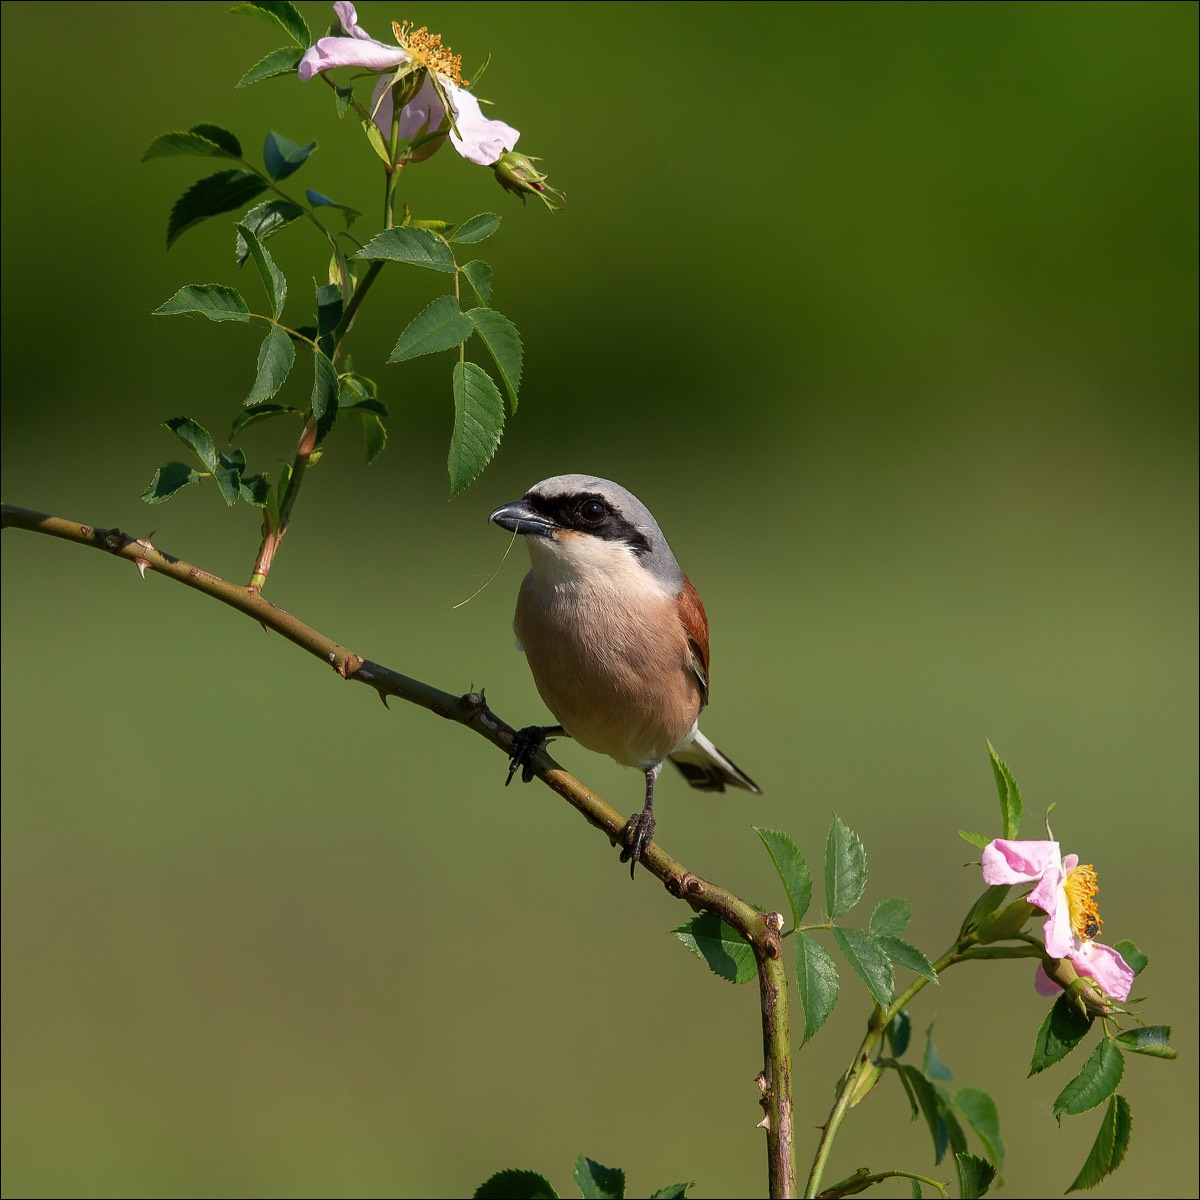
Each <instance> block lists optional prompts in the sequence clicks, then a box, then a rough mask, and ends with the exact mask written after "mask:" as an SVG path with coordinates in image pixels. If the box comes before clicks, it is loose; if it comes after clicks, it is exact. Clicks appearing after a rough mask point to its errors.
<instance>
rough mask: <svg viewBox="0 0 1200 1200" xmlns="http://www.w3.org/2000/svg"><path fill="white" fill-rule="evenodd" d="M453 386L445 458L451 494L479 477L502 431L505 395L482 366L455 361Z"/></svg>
mask: <svg viewBox="0 0 1200 1200" xmlns="http://www.w3.org/2000/svg"><path fill="white" fill-rule="evenodd" d="M453 388H454V432H453V433H452V434H451V435H450V453H449V455H448V456H447V459H446V469H447V470H448V471H449V473H450V495H451V496H452V497H453V496H457V495H459V493H461V492H462V491H464V490H465V489H466V488H468V487H469V486H470V485H471V484H472V483H473V482H474V481H475V480H476V479H478V478H479V475H480V474H481V473H482V471H483V469H484V467H486V466H487V465H488V463H489V462H491V460H492V455H493V454H495V453H496V447H497V446H499V445H500V435H501V434H502V433H503V432H504V399H503V397H501V395H500V390H499V389H498V388H497V387H496V385H495V384H494V383H493V382H492V379H491V376H490V375H489V374H488V373H487V372H486V371H485V370H484V369H483V368H482V367H480V366H478V365H476V364H475V363H473V362H468V363H462V362H458V363H455V364H454V375H453Z"/></svg>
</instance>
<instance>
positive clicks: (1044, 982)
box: [1033, 963, 1062, 996]
mask: <svg viewBox="0 0 1200 1200" xmlns="http://www.w3.org/2000/svg"><path fill="white" fill-rule="evenodd" d="M1033 986H1034V988H1035V989H1036V990H1037V994H1038V995H1039V996H1057V995H1058V993H1059V992H1061V991H1062V988H1061V987H1059V986H1058V984H1057V983H1055V982H1054V980H1053V979H1051V978H1050V976H1049V975H1047V974H1046V968H1045V967H1043V966H1042V964H1041V963H1038V969H1037V974H1036V975H1035V976H1034V977H1033Z"/></svg>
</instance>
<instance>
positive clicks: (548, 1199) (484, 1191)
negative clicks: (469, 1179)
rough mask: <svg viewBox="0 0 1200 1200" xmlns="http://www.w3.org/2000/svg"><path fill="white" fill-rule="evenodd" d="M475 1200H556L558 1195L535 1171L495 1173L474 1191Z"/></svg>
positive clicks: (547, 1181)
mask: <svg viewBox="0 0 1200 1200" xmlns="http://www.w3.org/2000/svg"><path fill="white" fill-rule="evenodd" d="M475 1200H558V1193H557V1192H556V1191H555V1190H554V1189H553V1188H552V1187H551V1186H550V1181H549V1180H547V1179H544V1178H543V1177H542V1176H541V1175H539V1174H537V1172H536V1171H511V1170H510V1171H497V1172H496V1174H495V1175H493V1176H492V1177H491V1178H490V1179H487V1180H485V1181H484V1182H483V1183H481V1184H480V1185H479V1186H478V1187H477V1188H476V1189H475Z"/></svg>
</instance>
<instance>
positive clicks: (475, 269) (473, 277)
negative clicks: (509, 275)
mask: <svg viewBox="0 0 1200 1200" xmlns="http://www.w3.org/2000/svg"><path fill="white" fill-rule="evenodd" d="M459 270H460V271H462V273H463V274H464V275H465V276H466V277H467V282H468V283H469V284H470V285H471V290H472V291H473V292H474V293H475V295H476V296H478V297H479V303H480V304H482V305H483V306H484V307H485V308H486V307H487V306H488V305H489V304H490V303H491V302H492V280H493V279H494V278H495V275H496V272H495V271H493V270H492V268H491V267H490V266H488V264H487V263H485V262H483V261H482V260H480V259H478V258H476V259H473V260H472V261H471V262H469V263H465V264H464V265H463V266H462V267H460V268H459Z"/></svg>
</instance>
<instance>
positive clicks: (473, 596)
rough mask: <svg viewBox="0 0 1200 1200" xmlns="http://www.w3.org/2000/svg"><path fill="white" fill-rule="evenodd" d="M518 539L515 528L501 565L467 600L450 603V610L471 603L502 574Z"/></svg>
mask: <svg viewBox="0 0 1200 1200" xmlns="http://www.w3.org/2000/svg"><path fill="white" fill-rule="evenodd" d="M516 540H517V531H516V530H515V529H514V530H513V535H512V540H511V541H510V542H509V543H508V545H507V546H506V547H505V548H504V554H503V556H502V557H501V559H500V565H499V566H498V567H497V568H496V569H495V570H494V571H493V572H492V573H491V575H489V576H488V578H487V579H485V580H484V581H483V583H481V584H480V585H479V587H477V588H476V589H475V590H474V591H473V592H472V593H471V594H470V595H469V596H468V597H467V598H466V599H465V600H460V601H459V602H458V603H457V604H452V605H450V611H451V612H454V610H455V609H457V608H462V606H463V605H464V604H470V603H471V601H472V600H474V599H475V597H476V596H478V595H479V593H480V592H482V591H483V589H484V588H485V587H487V586H488V584H489V583H491V582H492V580H493V579H495V578H496V576H497V575H499V574H500V572H501V571H502V570H504V562H505V559H507V558H508V553H509V551H510V550H511V549H512V548H513V543H515V542H516Z"/></svg>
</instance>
